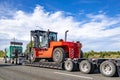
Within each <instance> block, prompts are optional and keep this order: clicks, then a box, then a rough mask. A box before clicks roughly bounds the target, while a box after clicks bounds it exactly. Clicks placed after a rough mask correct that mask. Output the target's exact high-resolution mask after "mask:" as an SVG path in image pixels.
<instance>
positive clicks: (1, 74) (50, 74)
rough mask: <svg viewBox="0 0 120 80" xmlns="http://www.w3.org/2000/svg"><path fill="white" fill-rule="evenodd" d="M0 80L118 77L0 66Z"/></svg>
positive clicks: (118, 79) (103, 79) (104, 79)
mask: <svg viewBox="0 0 120 80" xmlns="http://www.w3.org/2000/svg"><path fill="white" fill-rule="evenodd" d="M0 80H120V77H104V76H102V75H101V74H99V73H96V74H95V73H94V74H83V73H81V72H79V71H75V72H67V71H64V70H57V69H48V68H39V67H30V66H20V65H17V66H16V65H10V64H0Z"/></svg>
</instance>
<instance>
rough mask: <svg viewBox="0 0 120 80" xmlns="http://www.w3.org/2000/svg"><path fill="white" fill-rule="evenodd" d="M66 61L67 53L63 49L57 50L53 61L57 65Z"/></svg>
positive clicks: (54, 52)
mask: <svg viewBox="0 0 120 80" xmlns="http://www.w3.org/2000/svg"><path fill="white" fill-rule="evenodd" d="M64 60H65V51H64V49H63V48H61V47H59V48H55V49H54V51H53V61H54V62H56V63H61V62H63V61H64Z"/></svg>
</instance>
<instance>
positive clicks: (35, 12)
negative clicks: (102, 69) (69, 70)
mask: <svg viewBox="0 0 120 80" xmlns="http://www.w3.org/2000/svg"><path fill="white" fill-rule="evenodd" d="M119 8H120V1H119V0H0V25H1V26H0V30H1V32H0V45H2V47H0V49H2V50H3V49H4V48H5V47H7V46H8V44H9V41H11V40H12V39H13V37H15V38H16V39H17V40H18V41H23V43H24V48H25V45H26V44H27V43H28V41H29V31H30V30H33V29H39V28H37V27H35V26H40V27H42V28H43V29H44V30H47V29H48V28H49V29H50V30H53V31H57V32H58V33H59V35H58V38H64V31H65V30H67V29H68V30H69V33H68V40H69V41H81V43H82V44H83V51H89V50H95V51H119V50H120V32H119V31H120V9H119Z"/></svg>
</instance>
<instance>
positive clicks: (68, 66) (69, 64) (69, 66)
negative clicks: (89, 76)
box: [64, 60, 74, 72]
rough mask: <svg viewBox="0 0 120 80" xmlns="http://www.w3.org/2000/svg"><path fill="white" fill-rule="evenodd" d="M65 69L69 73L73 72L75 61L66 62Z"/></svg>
mask: <svg viewBox="0 0 120 80" xmlns="http://www.w3.org/2000/svg"><path fill="white" fill-rule="evenodd" d="M64 67H65V70H66V71H69V72H71V71H73V68H74V63H73V61H72V60H67V61H65V64H64Z"/></svg>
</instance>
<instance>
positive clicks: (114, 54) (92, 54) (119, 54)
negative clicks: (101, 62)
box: [84, 50, 120, 58]
mask: <svg viewBox="0 0 120 80" xmlns="http://www.w3.org/2000/svg"><path fill="white" fill-rule="evenodd" d="M84 57H85V58H120V51H100V52H96V51H93V50H91V51H88V52H84Z"/></svg>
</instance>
